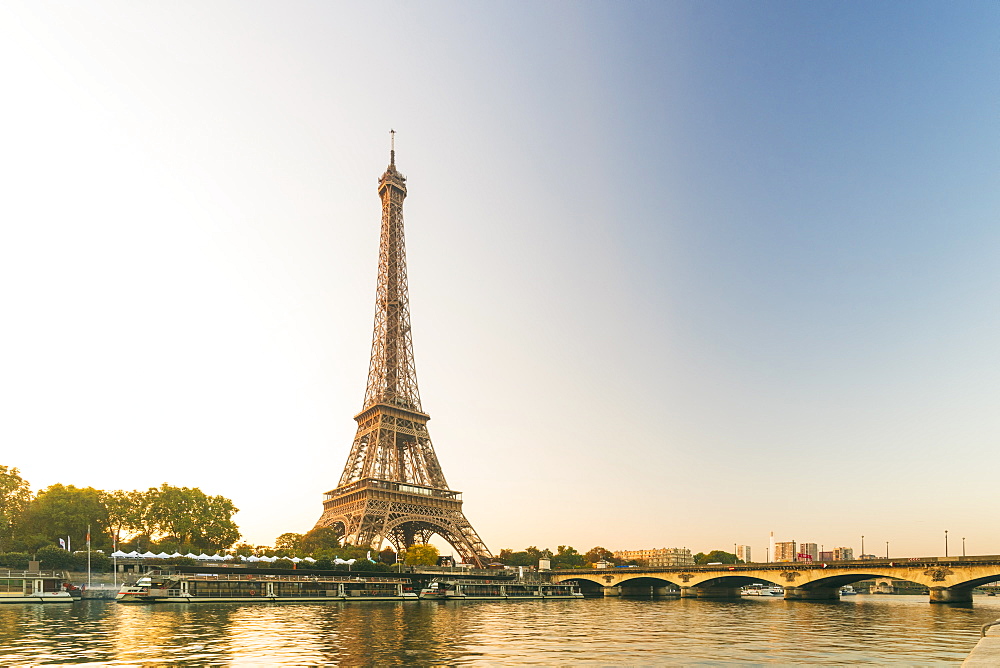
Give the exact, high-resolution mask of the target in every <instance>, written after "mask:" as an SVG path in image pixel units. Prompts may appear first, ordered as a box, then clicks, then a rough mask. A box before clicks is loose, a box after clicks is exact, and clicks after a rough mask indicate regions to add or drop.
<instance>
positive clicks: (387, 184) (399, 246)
mask: <svg viewBox="0 0 1000 668" xmlns="http://www.w3.org/2000/svg"><path fill="white" fill-rule="evenodd" d="M392 139H393V142H392V148H391V150H390V153H389V155H390V158H389V167H388V168H387V169H386V170H385V173H384V174H382V177H381V178H380V179H379V182H378V193H379V196H380V197H381V199H382V234H381V240H380V242H379V263H378V288H377V289H376V292H375V331H374V334H373V335H372V355H371V363H370V365H369V367H368V387H367V389H366V390H365V403H364V408H363V410H362V411H361V412H360V413H358V414H357V415H355V416H354V419H355V420H356V421H357V423H358V431H357V434H356V435H355V437H354V444H353V445H352V446H351V453H350V454H349V455H348V457H347V464H346V465H345V466H344V472H343V473H342V474H341V476H340V482H339V483H338V484H337V487H336V488H335V489H333V490H331V491H329V492H327V493H326V494H325V495H324V498H323V515H322V516H321V517H320V519H319V521H318V522H317V523H316V528H322V527H329V528H334V529H338V530H339V531H340V532H341V534H342V539H343V541H344V542H345V543H351V544H354V545H359V546H368V547H371V548H373V549H379V548H380V547H381V546H382V545H383V544H384V543H386V542H388V543H390V544H391V545H392V546H393V548H394V549H395V550H396V551H397V552H400V553H405V551H406V549H407V548H409V547H411V546H412V545H414V544H416V543H426V542H428V541H429V540H430V538H431V536H434V535H435V534H436V535H438V536H440V537H441V538H443V539H444V540H445V541H447V542H448V543H449V544H451V546H452V547H454V548H455V551H456V552H457V553H458V554H459V555H461V557H462V559H463V560H464V561H465V562H466V563H471V564H476V565H477V566H484V565H485V564H486V563H488V562H489V560H491V559H492V555H491V554H490V551H489V549H487V547H486V545H485V543H483V541H482V539H480V538H479V535H478V534H477V533H476V531H475V529H473V528H472V525H471V524H470V523H469V521H468V520H467V519H466V518H465V514H464V513H463V511H462V494H461V492H457V491H455V490H453V489H450V488H449V487H448V482H447V480H445V477H444V472H443V471H442V470H441V465H440V464H439V463H438V459H437V455H436V454H435V453H434V446H433V445H431V438H430V435H429V433H428V431H427V421H428V420H430V416H429V415H428V414H427V413H425V412H424V410H423V408H422V406H421V404H420V390H419V389H418V388H417V372H416V368H415V366H414V363H413V338H412V335H411V332H410V300H409V288H408V285H407V280H406V244H405V241H404V238H403V199H404V198H405V197H406V177H404V176H403V175H402V174H401V173H399V171H397V169H396V149H395V131H393V133H392Z"/></svg>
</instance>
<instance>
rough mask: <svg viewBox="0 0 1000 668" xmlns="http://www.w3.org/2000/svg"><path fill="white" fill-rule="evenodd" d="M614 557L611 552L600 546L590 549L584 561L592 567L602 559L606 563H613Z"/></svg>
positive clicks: (584, 556)
mask: <svg viewBox="0 0 1000 668" xmlns="http://www.w3.org/2000/svg"><path fill="white" fill-rule="evenodd" d="M614 557H615V555H614V553H613V552H612V551H611V550H606V549H604V548H603V547H600V546H598V547H592V548H590V549H589V550H588V551H587V553H586V554H585V555H583V558H584V560H585V561H586V562H587V563H588V564H590V565H594V564H596V563H597V562H598V561H601V560H602V559H603V560H604V561H611V560H612V559H614Z"/></svg>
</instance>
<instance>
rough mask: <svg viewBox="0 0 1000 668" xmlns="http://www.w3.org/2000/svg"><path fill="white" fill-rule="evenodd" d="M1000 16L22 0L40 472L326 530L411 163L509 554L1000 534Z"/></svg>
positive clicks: (25, 466)
mask: <svg viewBox="0 0 1000 668" xmlns="http://www.w3.org/2000/svg"><path fill="white" fill-rule="evenodd" d="M998 35H1000V4H998V3H996V2H962V3H946V2H932V3H925V2H907V3H890V2H883V3H845V2H831V3H826V2H790V3H784V2H763V3H741V2H708V1H698V2H655V3H642V2H631V3H617V2H616V3H611V2H608V3H598V2H587V3H580V2H548V3H512V2H507V3H475V2H473V3H468V2H463V3H458V2H449V3H446V2H427V3H398V4H395V3H354V4H341V3H332V2H329V3H327V2H281V3H277V2H267V3H262V2H244V1H241V2H161V3H152V2H142V3H136V2H125V1H122V2H87V3H73V2H61V3H53V2H42V1H39V0H30V1H24V2H5V3H3V4H2V5H0V57H2V59H3V62H4V63H5V66H4V68H3V71H2V74H0V85H2V92H3V96H2V99H3V104H2V105H0V122H2V124H0V128H2V130H0V132H2V144H0V178H2V184H3V188H2V196H0V224H2V228H0V229H2V242H0V310H2V318H3V320H2V328H0V406H2V416H0V444H2V448H3V449H2V456H0V463H2V464H6V465H9V466H17V467H19V468H20V469H21V471H22V473H23V474H24V476H25V477H26V478H27V479H28V480H29V481H30V482H31V483H32V486H33V487H34V488H35V489H39V488H42V487H45V486H48V485H50V484H52V483H55V482H62V483H66V484H75V485H79V486H87V485H92V486H95V487H98V488H105V489H118V488H123V489H134V488H145V487H149V486H153V485H158V484H160V483H161V482H169V483H171V484H174V485H185V486H197V487H200V488H201V489H203V490H204V491H205V492H206V493H209V494H223V495H225V496H228V497H230V498H231V499H233V501H234V502H235V503H236V505H237V506H238V507H239V508H240V509H241V512H240V513H239V515H238V516H237V518H236V519H237V522H238V523H239V525H240V527H241V529H242V531H243V533H244V536H245V538H247V539H248V540H250V541H252V542H255V543H271V542H273V540H274V537H275V536H277V535H278V534H280V533H283V532H285V531H296V532H303V531H306V530H308V529H309V528H311V527H312V525H313V523H314V522H315V521H316V519H317V518H318V517H319V515H320V511H321V499H322V494H323V492H325V491H326V490H328V489H330V488H332V487H333V486H335V484H336V482H337V480H338V478H339V476H340V473H341V469H342V467H343V465H344V463H345V460H346V458H347V454H348V451H349V449H350V445H351V441H352V439H353V436H354V431H355V426H356V425H355V423H354V421H353V420H352V416H353V415H354V414H355V413H356V412H357V411H359V410H360V409H361V407H362V406H361V402H362V399H363V397H364V389H365V379H366V374H367V368H368V355H369V349H370V338H371V325H372V317H373V314H374V294H375V279H376V268H377V248H378V225H379V219H380V208H379V200H378V196H377V193H376V182H377V179H378V176H379V175H380V174H381V173H382V171H383V170H384V169H385V166H386V163H387V162H388V131H389V129H390V128H395V129H396V130H397V132H398V134H397V163H398V166H399V168H400V170H401V171H402V172H403V173H404V174H406V175H407V177H408V179H409V181H408V186H409V193H410V194H409V197H408V198H407V200H406V208H405V218H406V226H407V251H408V259H409V270H410V290H411V306H412V313H413V332H414V345H415V351H416V360H417V370H418V377H419V381H420V389H421V396H422V399H423V404H424V408H425V409H426V410H427V411H428V412H429V413H430V414H431V416H432V418H433V419H432V421H431V423H430V430H431V435H432V438H433V440H434V445H435V447H436V449H437V452H438V456H439V458H440V460H441V463H442V465H443V467H444V471H445V475H446V476H447V478H448V481H449V483H450V484H451V486H452V487H453V488H455V489H458V490H461V491H463V492H464V493H465V510H466V514H467V516H468V517H469V518H470V520H471V521H472V523H473V525H474V526H475V527H476V529H477V530H478V531H479V533H480V534H481V535H482V537H483V539H484V540H485V541H486V543H487V545H489V546H490V548H491V549H493V551H494V552H498V551H499V550H500V549H501V548H504V547H512V548H523V547H524V546H527V545H539V546H548V547H552V548H553V549H554V548H555V546H556V545H559V544H569V545H574V546H576V547H577V548H579V549H581V550H586V549H588V548H590V547H593V546H594V545H603V546H605V547H608V548H610V549H639V548H644V547H659V546H668V547H672V546H677V547H681V546H686V547H690V548H692V549H693V550H695V551H698V550H704V551H708V550H710V549H713V548H724V549H732V545H733V544H734V543H745V544H749V545H750V546H751V547H752V548H753V550H754V556H755V557H758V558H762V557H763V552H764V548H765V547H766V546H767V537H768V532H770V531H774V533H775V537H776V538H777V539H778V540H786V539H794V540H798V541H808V542H816V543H819V544H822V545H824V546H825V547H826V548H827V549H830V548H832V547H834V546H839V545H846V546H853V547H854V548H855V549H856V550H857V549H858V548H859V547H860V545H859V543H860V536H861V535H862V534H863V535H865V541H866V548H867V549H866V551H870V552H875V553H878V554H882V553H883V552H884V549H885V546H884V543H885V541H890V549H891V551H892V553H893V554H894V555H902V554H904V553H905V554H907V555H930V554H940V553H942V552H943V532H944V530H945V529H947V530H949V535H950V536H951V537H952V541H953V542H952V543H951V545H952V552H953V553H954V552H955V551H956V550H957V549H959V548H957V547H956V545H958V544H959V538H960V537H966V538H967V544H968V551H969V553H970V554H985V553H990V554H998V553H1000V534H998V533H997V531H996V529H995V506H996V500H997V497H996V492H995V483H994V482H993V481H994V479H995V477H996V475H997V472H998V471H1000V451H998V449H997V445H998V441H1000V411H998V407H1000V345H998V343H1000V308H998V307H1000V304H998V301H1000V225H998V223H1000V221H998V212H1000V187H998V185H1000V183H998V177H1000V113H998V112H1000V55H998V54H1000V52H998V50H997V43H998V42H997V37H998Z"/></svg>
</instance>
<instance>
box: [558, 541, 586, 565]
mask: <svg viewBox="0 0 1000 668" xmlns="http://www.w3.org/2000/svg"><path fill="white" fill-rule="evenodd" d="M585 565H586V562H585V559H584V557H583V555H582V554H580V553H579V552H577V551H576V548H574V547H570V546H569V545H560V546H559V547H558V548H557V551H556V553H555V554H554V555H552V568H583V567H584V566H585Z"/></svg>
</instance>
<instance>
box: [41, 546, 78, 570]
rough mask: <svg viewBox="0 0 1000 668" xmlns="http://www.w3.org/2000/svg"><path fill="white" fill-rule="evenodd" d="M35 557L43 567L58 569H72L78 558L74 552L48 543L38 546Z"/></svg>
mask: <svg viewBox="0 0 1000 668" xmlns="http://www.w3.org/2000/svg"><path fill="white" fill-rule="evenodd" d="M35 557H36V558H37V559H38V561H40V562H41V565H42V567H43V568H52V569H57V570H72V569H73V568H74V567H75V566H76V559H75V558H74V557H73V553H72V552H69V551H68V550H64V549H62V548H61V547H57V546H55V545H46V546H45V547H40V548H38V552H36V553H35Z"/></svg>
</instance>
